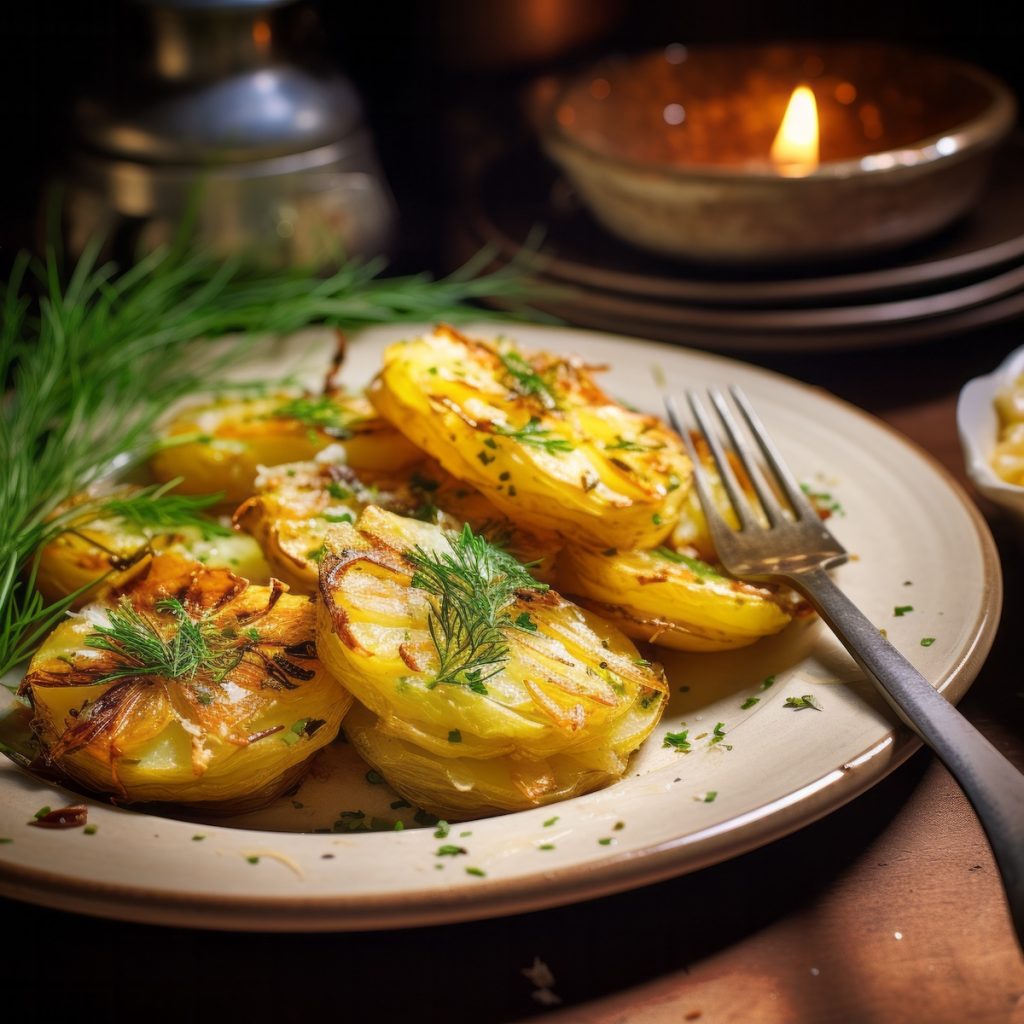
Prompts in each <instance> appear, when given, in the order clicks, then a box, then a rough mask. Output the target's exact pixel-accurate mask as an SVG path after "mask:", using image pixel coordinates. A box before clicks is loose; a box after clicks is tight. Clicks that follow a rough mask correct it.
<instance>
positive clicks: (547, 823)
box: [544, 814, 558, 828]
mask: <svg viewBox="0 0 1024 1024" xmlns="http://www.w3.org/2000/svg"><path fill="white" fill-rule="evenodd" d="M557 821H558V815H557V814H556V815H555V816H554V817H553V818H548V820H547V821H545V822H544V827H545V828H551V826H552V825H554V824H556V823H557Z"/></svg>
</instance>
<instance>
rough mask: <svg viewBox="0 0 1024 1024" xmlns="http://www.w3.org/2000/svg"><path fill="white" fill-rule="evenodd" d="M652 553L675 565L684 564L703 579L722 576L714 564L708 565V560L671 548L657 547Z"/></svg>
mask: <svg viewBox="0 0 1024 1024" xmlns="http://www.w3.org/2000/svg"><path fill="white" fill-rule="evenodd" d="M651 554H652V555H655V556H656V557H658V558H662V559H664V560H665V561H666V562H672V563H674V564H675V565H684V566H686V568H687V569H689V570H690V572H692V573H693V574H694V576H699V577H701V579H704V578H709V577H710V578H714V579H721V578H722V575H721V573H719V572H717V571H716V570H715V569H714V567H713V566H710V565H708V563H707V562H702V561H701V560H700V559H699V558H690V556H689V555H683V554H680V553H679V552H678V551H673V550H672V549H671V548H666V547H660V548H655V549H654V550H653V551H652V552H651Z"/></svg>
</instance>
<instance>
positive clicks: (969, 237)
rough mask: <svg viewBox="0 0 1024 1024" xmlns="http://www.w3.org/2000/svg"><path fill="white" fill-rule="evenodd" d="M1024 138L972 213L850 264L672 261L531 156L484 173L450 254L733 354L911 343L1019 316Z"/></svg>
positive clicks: (620, 318)
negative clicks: (512, 265) (622, 231)
mask: <svg viewBox="0 0 1024 1024" xmlns="http://www.w3.org/2000/svg"><path fill="white" fill-rule="evenodd" d="M1021 181H1024V138H1022V137H1014V138H1013V139H1011V140H1010V141H1009V142H1008V143H1007V144H1006V145H1005V146H1004V147H1003V148H1002V149H1001V150H1000V152H999V154H998V155H997V157H996V163H995V166H994V169H993V173H992V176H991V178H990V180H989V184H988V187H987V189H986V191H985V193H984V195H983V197H982V199H981V201H980V202H979V204H978V205H977V207H976V208H975V209H974V211H973V212H972V213H971V214H970V215H969V216H968V217H966V218H964V219H963V220H961V221H960V222H959V223H957V224H955V225H953V226H952V227H951V228H949V229H947V230H945V231H943V232H942V233H941V234H939V235H936V236H934V237H932V238H929V239H926V240H924V241H921V242H919V243H917V244H916V245H914V246H912V247H907V248H902V249H900V250H898V251H893V252H886V253H881V254H877V255H875V256H872V257H870V258H864V259H861V260H858V261H857V262H846V263H842V264H839V263H836V264H819V265H815V266H797V265H793V266H775V267H771V268H764V269H758V270H754V269H751V268H750V267H743V268H728V267H712V266H707V265H697V264H693V263H681V262H675V261H670V260H666V259H664V258H662V257H659V256H656V255H653V254H651V253H647V252H644V251H641V250H639V249H635V248H633V247H631V246H629V245H627V244H626V243H624V242H621V241H619V240H617V239H616V238H614V237H613V236H612V235H610V234H609V233H608V232H607V231H605V230H604V229H603V228H602V227H601V226H600V225H599V224H598V223H597V222H596V221H595V220H594V219H593V218H592V217H591V216H590V214H589V213H588V212H587V211H586V209H585V208H584V207H583V206H582V205H581V204H580V202H579V201H578V199H577V198H576V196H575V195H574V193H573V191H572V189H571V187H570V186H569V185H568V184H567V183H566V182H565V180H564V179H562V178H561V177H560V175H559V173H558V172H557V170H556V169H555V168H553V167H552V166H551V165H550V164H549V163H548V162H547V161H546V160H545V159H544V157H543V156H541V155H540V154H539V153H535V152H530V153H520V154H509V155H506V156H504V157H502V158H500V159H498V160H496V161H494V162H493V163H492V164H491V165H490V166H489V167H487V168H486V169H485V171H484V172H483V173H482V175H481V176H480V178H479V180H478V183H477V188H476V191H475V195H473V196H472V198H471V201H470V203H469V205H468V207H467V209H466V211H465V214H464V216H463V217H462V218H461V226H460V234H459V237H458V238H457V239H456V247H457V252H456V256H457V257H459V258H466V257H467V256H468V255H470V254H472V253H473V252H475V251H477V250H479V249H480V248H481V247H482V246H488V247H490V249H491V250H492V251H493V252H494V254H495V258H496V261H497V262H498V263H502V264H507V263H509V262H511V261H513V260H518V261H520V266H521V267H523V268H524V269H526V270H528V272H529V274H530V275H531V277H532V278H533V280H534V282H535V283H537V284H540V285H544V286H546V288H545V289H544V291H546V293H547V294H546V295H545V297H544V298H543V299H542V301H540V302H537V303H535V305H536V306H538V307H539V308H542V309H544V310H545V311H547V312H550V313H552V314H554V315H556V316H559V317H561V318H562V319H564V320H566V321H568V322H569V323H572V324H577V325H579V326H583V327H593V328H600V329H604V330H608V331H614V332H618V333H623V334H633V335H639V336H642V337H648V338H656V339H660V340H663V341H672V342H678V343H680V344H686V345H692V346H695V347H698V348H705V349H711V350H721V351H737V352H743V351H745V352H756V351H764V352H799V351H811V350H814V351H822V350H828V349H834V350H842V349H855V348H870V347H874V346H893V345H901V344H910V343H914V342H921V341H927V340H931V339H933V338H939V337H943V336H948V335H952V334H959V333H962V332H965V331H969V330H972V329H976V328H979V327H983V326H987V325H990V324H994V323H999V322H1002V321H1005V320H1009V319H1012V318H1014V317H1017V316H1021V315H1022V314H1024V188H1022V187H1021V184H1020V183H1021Z"/></svg>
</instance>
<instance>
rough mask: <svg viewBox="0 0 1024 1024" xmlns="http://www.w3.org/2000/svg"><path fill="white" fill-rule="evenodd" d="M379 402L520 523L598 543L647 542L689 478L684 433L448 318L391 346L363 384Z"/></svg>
mask: <svg viewBox="0 0 1024 1024" xmlns="http://www.w3.org/2000/svg"><path fill="white" fill-rule="evenodd" d="M369 393H370V397H371V399H372V400H373V403H374V404H375V405H376V407H377V408H378V409H379V410H380V412H381V414H382V415H383V416H385V417H386V418H387V419H389V420H390V421H391V422H392V423H393V424H394V425H395V426H396V427H398V429H400V430H401V431H403V432H404V433H405V434H406V436H407V437H408V438H409V439H410V440H411V441H412V442H413V444H415V445H417V446H418V447H420V448H422V449H423V450H424V451H426V452H427V453H429V454H430V455H432V456H433V457H434V458H436V459H437V460H438V461H439V462H440V463H441V464H442V465H443V466H444V468H445V469H447V470H448V472H450V473H451V474H452V475H453V476H455V477H457V478H458V479H460V480H464V481H466V482H467V483H470V484H472V485H473V486H474V487H475V488H476V489H477V490H479V491H481V492H482V493H483V494H484V495H485V496H486V497H487V498H488V499H489V500H490V501H492V502H493V503H494V505H496V506H497V507H498V508H499V509H501V511H502V512H503V513H504V514H505V515H506V516H508V517H509V518H510V519H513V520H514V521H515V522H517V523H521V524H523V525H525V526H529V527H533V528H539V529H546V530H556V531H559V532H561V533H563V534H565V535H566V536H568V537H573V538H576V539H577V540H578V541H580V542H583V543H589V544H591V545H593V546H597V547H607V546H609V545H612V544H618V545H621V546H624V547H653V546H654V545H656V544H658V543H660V542H661V541H662V540H663V539H664V538H665V537H666V536H667V535H668V534H669V532H670V531H671V530H672V527H673V524H674V523H675V521H676V519H677V518H678V515H679V510H680V507H681V504H682V500H683V495H684V494H685V491H686V487H687V484H688V482H689V480H690V468H691V467H690V463H689V460H688V458H687V456H686V455H685V453H684V451H683V448H682V442H681V441H680V439H679V438H678V436H677V435H676V434H674V433H673V432H672V431H671V430H669V429H668V428H667V427H666V426H665V425H664V424H663V423H662V422H661V421H660V420H658V419H657V418H656V417H654V416H646V415H643V414H641V413H637V412H632V411H630V410H628V409H626V408H625V407H623V406H622V405H620V404H619V403H617V402H615V401H613V400H612V399H610V398H609V397H608V396H607V395H606V394H605V393H604V392H603V391H601V389H600V388H599V387H598V386H597V385H596V384H595V382H594V380H593V376H592V374H591V372H590V370H589V369H588V368H587V367H585V366H583V365H582V364H580V363H579V362H576V361H573V360H566V359H561V358H556V357H554V356H551V355H548V354H545V353H534V354H526V353H523V352H520V351H519V350H518V349H515V348H514V347H512V346H511V345H508V344H505V343H502V342H495V343H488V342H484V341H477V340H472V339H469V338H467V337H465V336H463V335H461V334H459V333H458V332H456V331H454V330H453V329H451V328H448V327H439V328H437V329H436V330H435V332H434V333H433V334H432V335H428V336H426V337H423V338H419V339H416V340H413V341H408V342H402V343H399V344H397V345H393V346H391V347H390V348H389V349H388V350H387V352H386V353H385V355H384V367H383V369H382V370H381V372H380V373H379V375H378V376H377V378H376V380H375V381H374V383H373V384H372V385H371V388H370V392H369Z"/></svg>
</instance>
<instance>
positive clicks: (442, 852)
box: [434, 843, 469, 857]
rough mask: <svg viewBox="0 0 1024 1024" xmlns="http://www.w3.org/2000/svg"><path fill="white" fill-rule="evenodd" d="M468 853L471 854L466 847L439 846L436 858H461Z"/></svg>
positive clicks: (447, 844)
mask: <svg viewBox="0 0 1024 1024" xmlns="http://www.w3.org/2000/svg"><path fill="white" fill-rule="evenodd" d="M466 853H469V850H467V849H466V848H465V847H464V846H453V845H452V844H451V843H445V845H444V846H439V847H438V848H437V853H435V854H434V856H435V857H459V856H462V855H463V854H466Z"/></svg>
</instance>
